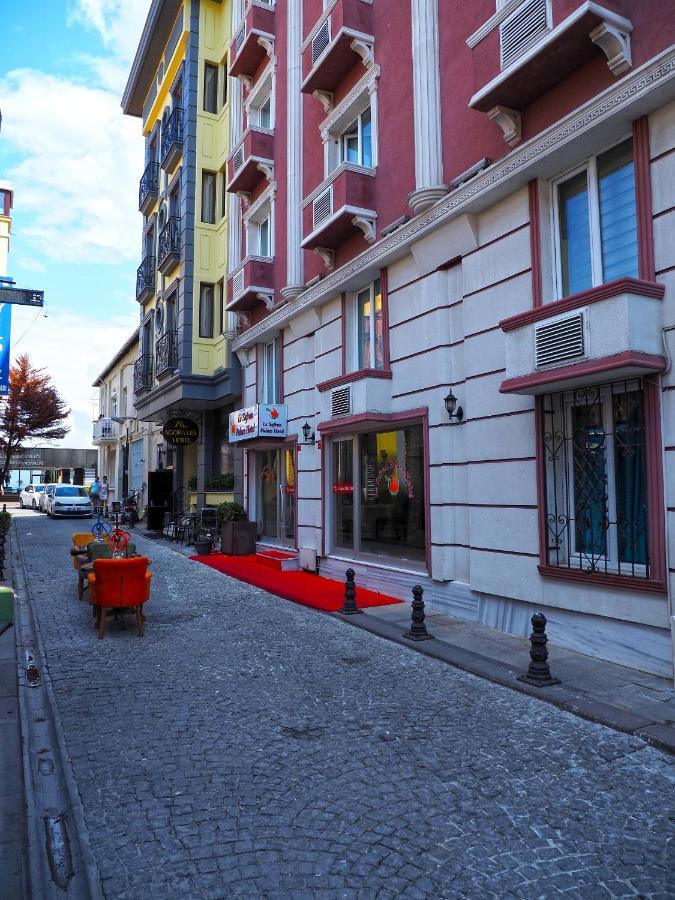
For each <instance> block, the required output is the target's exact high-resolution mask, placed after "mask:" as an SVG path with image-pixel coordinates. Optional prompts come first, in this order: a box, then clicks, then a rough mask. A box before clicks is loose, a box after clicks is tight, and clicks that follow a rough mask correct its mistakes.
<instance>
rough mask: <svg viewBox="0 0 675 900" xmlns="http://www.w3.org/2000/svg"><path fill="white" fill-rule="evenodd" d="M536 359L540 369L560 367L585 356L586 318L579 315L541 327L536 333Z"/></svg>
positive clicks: (536, 329)
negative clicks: (568, 361)
mask: <svg viewBox="0 0 675 900" xmlns="http://www.w3.org/2000/svg"><path fill="white" fill-rule="evenodd" d="M534 347H535V359H536V366H537V368H538V369H541V368H543V367H544V366H558V365H560V364H561V363H564V362H567V360H570V359H577V358H579V357H583V355H584V352H585V351H584V316H583V313H577V315H575V316H568V317H567V318H565V319H559V320H558V321H557V322H551V323H549V324H548V325H540V326H539V327H538V328H535V332H534Z"/></svg>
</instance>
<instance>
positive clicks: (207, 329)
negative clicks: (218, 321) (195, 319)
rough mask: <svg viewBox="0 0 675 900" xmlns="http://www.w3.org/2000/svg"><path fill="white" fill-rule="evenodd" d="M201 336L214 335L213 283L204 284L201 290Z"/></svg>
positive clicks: (209, 336) (210, 336)
mask: <svg viewBox="0 0 675 900" xmlns="http://www.w3.org/2000/svg"><path fill="white" fill-rule="evenodd" d="M199 337H203V338H212V337H213V285H212V284H203V285H202V286H201V290H200V292H199Z"/></svg>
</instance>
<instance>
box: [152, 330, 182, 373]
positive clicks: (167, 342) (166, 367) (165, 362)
mask: <svg viewBox="0 0 675 900" xmlns="http://www.w3.org/2000/svg"><path fill="white" fill-rule="evenodd" d="M177 351H178V340H177V335H176V332H175V331H167V333H166V334H163V335H162V337H161V338H160V339H159V340H158V341H157V343H156V344H155V358H156V363H155V369H156V374H157V377H158V378H159V377H160V376H161V375H165V374H166V373H167V372H171V371H173V370H174V369H175V368H176V365H177V363H178V352H177Z"/></svg>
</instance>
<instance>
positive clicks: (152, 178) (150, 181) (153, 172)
mask: <svg viewBox="0 0 675 900" xmlns="http://www.w3.org/2000/svg"><path fill="white" fill-rule="evenodd" d="M158 193H159V163H158V162H151V163H148V164H147V166H146V167H145V172H143V175H142V176H141V180H140V183H139V185H138V208H139V209H142V208H143V204H144V203H145V201H146V200H147V199H148V197H149V196H150V194H154V195H155V196H157V194H158Z"/></svg>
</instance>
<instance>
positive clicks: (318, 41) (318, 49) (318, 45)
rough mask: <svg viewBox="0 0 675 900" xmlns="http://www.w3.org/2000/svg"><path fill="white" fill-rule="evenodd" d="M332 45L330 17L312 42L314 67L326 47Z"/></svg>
mask: <svg viewBox="0 0 675 900" xmlns="http://www.w3.org/2000/svg"><path fill="white" fill-rule="evenodd" d="M329 44H330V16H329V17H328V18H327V19H326V21H325V22H324V23H323V25H322V26H321V28H319V30H318V31H317V33H316V34H315V35H314V39H313V41H312V65H314V63H315V62H316V61H317V59H318V58H319V57H320V56H321V54H322V53H323V51H324V50H325V49H326V47H327V46H328V45H329Z"/></svg>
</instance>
